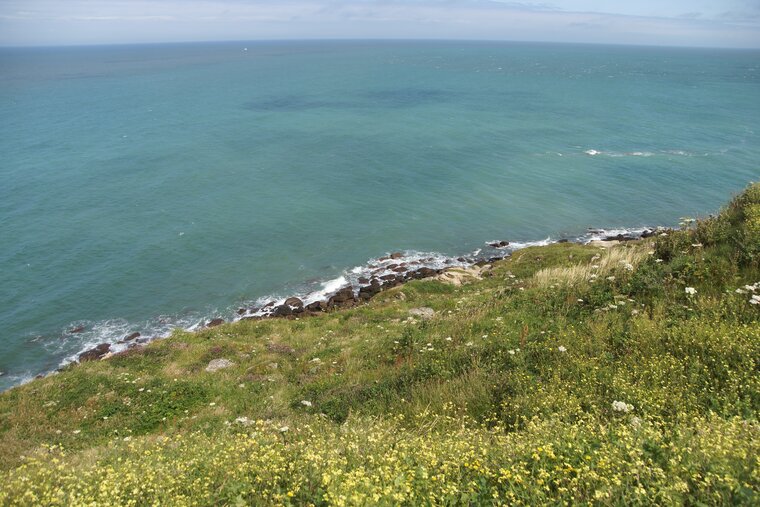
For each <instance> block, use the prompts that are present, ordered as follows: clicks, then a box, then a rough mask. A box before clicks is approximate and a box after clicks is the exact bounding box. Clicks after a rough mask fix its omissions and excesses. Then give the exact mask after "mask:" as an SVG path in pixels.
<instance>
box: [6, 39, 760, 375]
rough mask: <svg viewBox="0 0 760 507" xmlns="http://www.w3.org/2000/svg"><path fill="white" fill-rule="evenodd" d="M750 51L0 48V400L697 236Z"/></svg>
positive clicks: (734, 174) (724, 165) (753, 174)
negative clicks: (498, 256) (577, 254)
mask: <svg viewBox="0 0 760 507" xmlns="http://www.w3.org/2000/svg"><path fill="white" fill-rule="evenodd" d="M759 133H760V52H758V51H752V50H724V49H686V48H662V47H625V46H601V45H567V44H565V45H561V44H536V43H514V42H472V41H467V42H463V41H278V42H261V41H258V42H224V43H188V44H162V45H122V46H89V47H51V48H0V372H2V375H1V376H0V390H4V389H8V388H10V387H12V386H14V385H17V384H20V383H23V382H25V381H28V380H29V379H32V378H34V377H35V376H36V375H38V374H45V373H48V372H51V371H54V370H55V369H57V368H59V367H60V366H62V365H65V364H66V363H67V362H70V361H72V360H75V359H76V357H77V355H78V354H79V353H80V352H82V351H83V350H86V349H88V348H90V347H92V346H94V345H96V344H98V343H103V342H110V343H115V342H117V341H119V340H121V339H122V338H124V337H125V336H126V335H128V334H131V333H133V332H140V333H141V335H142V337H145V338H154V337H161V336H167V335H168V334H170V333H171V332H172V330H173V329H175V328H183V329H194V328H197V327H198V326H200V325H203V323H204V322H205V321H207V320H208V319H210V318H213V317H222V318H224V319H227V320H231V319H233V318H235V317H236V316H237V312H236V311H237V309H238V308H241V307H243V308H246V307H249V306H252V305H257V304H261V303H263V302H266V301H268V300H274V299H278V298H284V297H286V296H290V295H300V296H302V297H304V298H305V299H309V298H310V299H311V300H314V299H316V298H318V297H322V296H324V295H325V294H328V293H329V292H330V291H334V290H336V289H338V288H340V287H341V286H344V285H346V284H348V283H354V282H355V280H356V278H357V277H358V276H360V275H361V274H362V273H365V272H366V270H367V269H369V268H368V267H369V266H373V265H374V266H377V265H378V262H379V261H378V260H377V259H378V258H381V257H383V256H385V255H387V254H388V253H390V252H401V253H402V254H403V255H404V259H406V260H408V261H409V262H411V261H412V260H413V259H416V260H418V261H419V262H420V263H422V264H425V263H426V264H428V265H431V266H433V267H436V266H438V267H440V266H443V265H446V264H447V263H449V264H451V263H455V262H456V260H455V259H456V258H458V257H460V256H466V257H468V258H475V257H477V256H478V255H484V253H483V252H486V250H484V248H485V249H487V248H488V247H487V246H486V243H487V242H490V241H494V240H506V241H510V247H509V249H514V248H519V247H521V246H525V245H529V244H540V243H544V242H547V241H553V240H558V239H562V238H567V239H575V238H580V239H583V238H588V237H589V234H592V233H589V228H594V229H606V230H628V229H640V228H643V227H653V226H676V225H677V224H678V223H679V221H680V219H681V218H682V217H685V216H689V217H694V216H706V215H708V214H710V213H714V212H716V211H717V210H719V208H720V206H721V205H723V204H724V203H726V202H727V200H728V199H729V198H730V197H731V196H732V195H734V194H736V193H738V192H739V191H741V190H742V189H743V188H744V187H745V186H746V185H747V184H748V183H749V182H750V181H753V180H757V179H758V177H760V136H759V135H758V134H759Z"/></svg>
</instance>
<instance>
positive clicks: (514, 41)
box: [0, 37, 760, 51]
mask: <svg viewBox="0 0 760 507" xmlns="http://www.w3.org/2000/svg"><path fill="white" fill-rule="evenodd" d="M271 42H491V43H493V42H500V43H510V44H547V45H567V46H607V47H633V48H635V47H639V48H663V49H713V50H721V51H723V50H726V51H733V50H735V51H760V47H746V46H744V47H735V46H707V45H705V46H693V45H672V44H626V43H613V42H578V41H551V40H524V39H523V40H520V39H478V38H451V39H449V38H438V37H419V38H412V37H373V38H366V39H364V38H356V37H302V38H267V39H200V40H183V41H149V42H111V43H92V44H88V43H86V44H59V45H51V44H18V45H3V44H0V49H45V48H48V49H56V48H85V47H125V46H160V45H167V46H169V45H189V44H232V43H247V44H255V43H271Z"/></svg>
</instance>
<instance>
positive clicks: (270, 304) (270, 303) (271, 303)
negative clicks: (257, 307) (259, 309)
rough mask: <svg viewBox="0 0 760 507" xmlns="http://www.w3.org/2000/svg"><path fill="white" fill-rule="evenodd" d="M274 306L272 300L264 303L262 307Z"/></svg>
mask: <svg viewBox="0 0 760 507" xmlns="http://www.w3.org/2000/svg"><path fill="white" fill-rule="evenodd" d="M273 306H274V301H270V302H269V303H267V304H265V305H264V308H271V307H273Z"/></svg>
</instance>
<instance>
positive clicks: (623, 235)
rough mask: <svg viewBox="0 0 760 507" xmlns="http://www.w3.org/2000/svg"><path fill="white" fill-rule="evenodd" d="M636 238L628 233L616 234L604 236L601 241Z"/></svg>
mask: <svg viewBox="0 0 760 507" xmlns="http://www.w3.org/2000/svg"><path fill="white" fill-rule="evenodd" d="M634 239H636V238H634V237H633V236H630V235H628V234H616V235H615V236H605V237H604V238H603V239H602V241H632V240H634Z"/></svg>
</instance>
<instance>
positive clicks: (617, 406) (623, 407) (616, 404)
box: [612, 400, 633, 414]
mask: <svg viewBox="0 0 760 507" xmlns="http://www.w3.org/2000/svg"><path fill="white" fill-rule="evenodd" d="M612 410H614V411H616V412H625V413H626V414H627V413H628V412H631V411H632V410H633V405H629V404H628V403H626V402H624V401H617V400H615V401H613V402H612Z"/></svg>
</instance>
